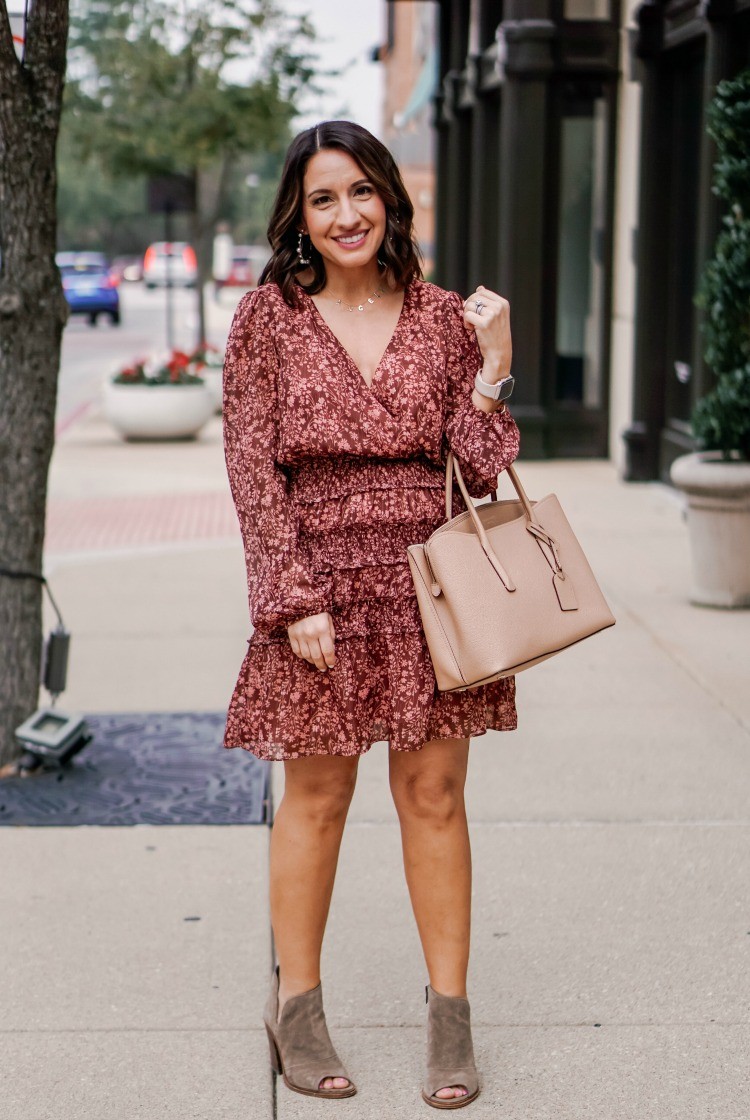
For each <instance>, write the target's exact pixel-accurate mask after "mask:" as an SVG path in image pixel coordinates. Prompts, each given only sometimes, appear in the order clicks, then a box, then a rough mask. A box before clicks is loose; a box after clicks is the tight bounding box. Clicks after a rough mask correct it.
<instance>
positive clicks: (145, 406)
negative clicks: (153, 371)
mask: <svg viewBox="0 0 750 1120" xmlns="http://www.w3.org/2000/svg"><path fill="white" fill-rule="evenodd" d="M103 403H104V414H105V416H106V417H107V419H108V420H109V422H110V424H111V425H112V427H113V428H114V429H115V431H116V432H118V433H119V434H120V435H121V436H122V437H123V439H133V440H136V439H148V440H167V439H191V438H193V437H194V436H197V434H198V432H199V431H200V430H201V428H202V427H203V426H204V425H205V424H206V423H207V421H208V420H209V418H210V417H211V416H212V415H213V411H214V398H213V396H212V394H211V390H210V389H209V388H208V387H207V386H206V385H115V384H114V383H113V382H111V381H109V382H106V383H105V385H104V400H103Z"/></svg>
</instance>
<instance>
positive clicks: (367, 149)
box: [260, 121, 422, 307]
mask: <svg viewBox="0 0 750 1120" xmlns="http://www.w3.org/2000/svg"><path fill="white" fill-rule="evenodd" d="M326 148H337V149H338V150H339V151H342V152H347V153H348V154H349V155H350V156H351V157H352V159H353V160H354V161H355V162H356V163H357V164H359V166H360V167H361V168H362V170H363V171H364V173H365V175H366V176H367V178H368V179H369V180H370V182H371V183H372V184H373V186H374V187H375V190H376V191H377V193H378V194H379V195H380V197H381V199H382V200H383V203H384V205H385V214H386V231H385V237H384V239H383V243H382V245H381V246H380V247H379V249H378V261H379V263H381V264H382V270H383V274H384V276H387V277H388V278H389V279H390V280H392V282H393V283H394V284H395V285H396V286H397V287H399V288H403V287H406V285H407V284H408V283H409V281H410V280H413V279H415V278H419V279H421V277H422V265H421V261H420V253H419V249H418V247H417V244H416V242H415V240H414V229H413V222H414V207H413V206H412V203H411V199H410V198H409V196H408V194H407V193H406V187H405V186H404V183H403V180H402V178H401V173H400V172H399V169H398V167H397V166H396V161H395V160H394V158H393V156H392V155H391V153H390V152H389V151H388V149H387V148H386V147H385V145H384V144H381V142H380V140H378V139H377V137H375V136H373V135H372V133H371V132H368V131H367V129H366V128H362V126H361V125H358V124H354V123H353V122H352V121H323V122H322V123H321V124H318V125H315V127H314V128H307V129H305V131H304V132H300V133H299V135H298V136H295V138H294V140H292V142H291V144H290V145H289V150H288V152H287V154H286V160H285V162H284V170H283V171H282V173H281V180H280V182H279V189H278V190H277V192H276V199H275V201H274V204H273V210H272V211H271V217H270V221H269V223H268V241H269V243H270V245H271V249H272V250H273V252H272V255H271V259H270V260H269V261H268V264H267V265H266V267H265V268H264V269H263V272H262V273H261V277H260V283H261V284H266V283H268V282H274V283H276V284H278V285H279V287H280V288H281V292H282V294H283V296H284V299H285V300H286V302H287V303H288V304H289V306H290V307H296V306H297V305H298V303H299V297H298V295H297V288H298V287H300V286H301V287H304V289H305V291H306V292H309V293H310V294H311V295H314V294H315V292H319V291H320V290H321V288H322V287H323V286H324V284H325V282H326V270H325V262H324V260H323V258H322V257H321V255H320V253H319V252H318V251H317V250H316V248H315V246H314V245H313V244H312V243H311V242H310V252H309V253H308V254H307V255H308V256H309V258H310V264H309V265H304V266H303V265H301V264H300V263H299V259H298V257H297V244H298V238H299V227H300V224H301V222H302V198H303V194H302V184H303V180H304V177H305V170H306V168H307V164H308V162H309V160H310V159H311V158H312V156H314V155H315V154H316V152H319V151H321V150H323V149H326ZM308 267H309V268H311V269H312V271H313V274H314V275H313V279H312V281H311V282H310V283H309V284H304V285H300V282H299V281H298V280H297V279H296V274H297V273H298V272H300V271H302V269H303V268H308Z"/></svg>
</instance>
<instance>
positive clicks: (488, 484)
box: [445, 292, 519, 498]
mask: <svg viewBox="0 0 750 1120" xmlns="http://www.w3.org/2000/svg"><path fill="white" fill-rule="evenodd" d="M446 317H447V339H448V393H447V411H446V418H445V437H446V440H447V443H448V447H450V449H451V451H452V452H453V454H454V455H455V456H456V458H457V459H458V461H459V463H460V465H461V471H462V473H463V476H464V481H465V482H466V486H467V488H468V490H469V493H470V494H472V496H473V497H475V498H483V497H484V496H485V495H486V494H489V493H490V491H492V490H494V489H495V486H496V485H497V476H498V475H499V474H500V473H501V471H504V470H505V468H506V467H508V466H510V465H511V463H513V461H514V459H516V457H517V455H518V445H519V433H518V427H517V425H516V422H515V420H514V419H513V417H512V416H511V414H510V412H508V410H507V408H506V409H505V410H502V409H501V410H498V411H496V412H482V411H481V409H478V408H476V407H475V406H474V404H473V403H472V400H471V394H472V392H473V389H474V378H475V376H476V373H477V370H478V369H481V366H482V352H481V350H480V349H479V344H478V342H477V339H476V335H475V334H474V333H473V332H472V331H468V330H467V329H466V326H465V325H464V321H463V303H462V301H461V297H460V296H459V295H458V293H456V292H451V293H450V296H449V305H448V307H447V308H446Z"/></svg>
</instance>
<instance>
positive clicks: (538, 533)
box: [445, 451, 565, 591]
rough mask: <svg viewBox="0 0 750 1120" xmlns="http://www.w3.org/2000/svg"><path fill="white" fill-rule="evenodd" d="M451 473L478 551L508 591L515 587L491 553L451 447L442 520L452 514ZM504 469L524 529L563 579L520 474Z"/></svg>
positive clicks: (553, 543) (556, 555)
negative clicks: (522, 515) (482, 553)
mask: <svg viewBox="0 0 750 1120" xmlns="http://www.w3.org/2000/svg"><path fill="white" fill-rule="evenodd" d="M454 473H455V476H456V482H457V483H458V488H459V490H460V491H461V496H462V498H463V500H464V502H465V503H466V509H467V511H468V514H469V517H470V518H471V520H472V523H473V525H474V528H475V529H476V533H477V536H478V537H479V543H480V544H481V546H482V551H483V552H484V554H485V555H486V557H487V559H488V560H489V562H490V564H492V567H493V568H494V569H495V571H496V572H497V574H498V575H499V576H500V579H501V580H502V581H503V584H504V585H505V587H506V588H507V590H508V591H515V585H514V583H513V580H512V579H511V578H510V576H509V575H508V573H507V572H506V571H505V568H503V566H502V564H501V563H500V561H499V559H498V558H497V556H496V554H495V552H494V550H493V548H492V545H491V544H490V541H489V538H488V536H487V532H486V530H485V528H484V525H483V524H482V522H481V520H480V517H479V514H478V513H477V510H476V506H475V505H474V500H473V498H472V497H471V495H470V494H469V491H468V490H467V489H466V483H465V482H464V477H463V475H462V474H461V468H460V466H459V465H458V460H457V459H455V457H454V455H453V452H452V451H449V452H448V458H447V460H446V463H445V517H446V520H447V521H450V520H451V518H452V516H453V475H454ZM505 473H506V474H507V475H508V478H509V479H510V481H511V482H512V483H513V489H514V490H515V492H516V494H517V495H518V499H519V501H520V503H521V506H522V507H523V512H524V515H525V517H526V529H527V531H528V532H529V533H531V535H532V536H533V537H534V538H535V540H536V543H537V544H538V545H539V548H540V549H541V552H542V555H543V556H544V559H545V560H546V561H547V563H548V564H549V566H550V568H551V569H552V572H553V573H554V574H557V575H560V576H562V578H563V579H564V578H565V576H564V573H563V568H562V564H561V563H560V555H559V553H558V551H557V541H555V540H554V538H553V537H551V536H550V534H549V533H548V532H547V530H546V529H545V528H544V527H543V526H542V525H540V524H539V523H538V521H535V519H534V512H533V509H532V506H531V502H530V501H529V499H528V495H527V494H526V491H525V490H524V488H523V485H522V484H521V480H520V478H519V477H518V475H517V474H516V471H515V468H514V467H512V466H509V467H506V468H505ZM499 485H500V479H499V478H498V488H499Z"/></svg>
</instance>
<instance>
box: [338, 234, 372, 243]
mask: <svg viewBox="0 0 750 1120" xmlns="http://www.w3.org/2000/svg"><path fill="white" fill-rule="evenodd" d="M364 236H365V235H364V233H353V234H352V235H351V236H350V237H337V238H336V240H337V241H340V242H341V244H342V245H353V244H354V242H355V241H361V240H362V238H363V237H364Z"/></svg>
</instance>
